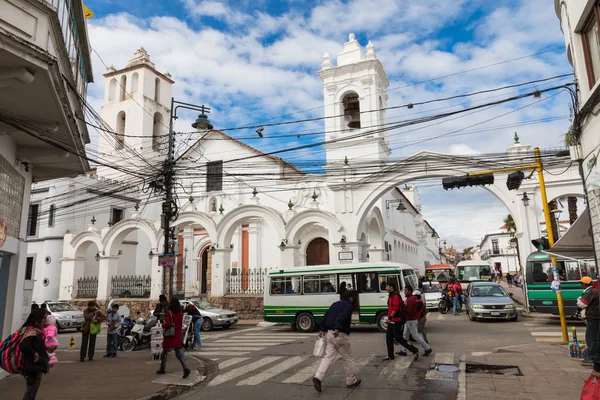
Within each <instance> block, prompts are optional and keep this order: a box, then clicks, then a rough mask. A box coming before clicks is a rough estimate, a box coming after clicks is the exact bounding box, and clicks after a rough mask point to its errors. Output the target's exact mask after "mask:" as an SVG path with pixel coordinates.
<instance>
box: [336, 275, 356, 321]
mask: <svg viewBox="0 0 600 400" xmlns="http://www.w3.org/2000/svg"><path fill="white" fill-rule="evenodd" d="M338 285H339V286H338V293H339V294H340V296H341V295H342V293H343V292H345V291H347V290H349V291H352V292H354V294H355V296H354V303H353V304H352V323H353V324H357V323H359V322H360V302H361V299H360V294H359V293H358V290H357V286H356V274H339V275H338Z"/></svg>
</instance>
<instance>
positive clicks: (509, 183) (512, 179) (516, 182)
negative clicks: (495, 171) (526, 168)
mask: <svg viewBox="0 0 600 400" xmlns="http://www.w3.org/2000/svg"><path fill="white" fill-rule="evenodd" d="M523 179H525V174H524V173H523V172H522V171H517V172H513V173H511V174H508V179H506V187H507V188H508V190H518V189H519V188H520V187H521V182H523Z"/></svg>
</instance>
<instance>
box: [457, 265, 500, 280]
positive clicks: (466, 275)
mask: <svg viewBox="0 0 600 400" xmlns="http://www.w3.org/2000/svg"><path fill="white" fill-rule="evenodd" d="M457 269H458V280H459V281H460V282H473V281H489V280H490V275H491V273H492V271H491V269H490V266H489V265H487V264H484V265H459V266H458V267H457Z"/></svg>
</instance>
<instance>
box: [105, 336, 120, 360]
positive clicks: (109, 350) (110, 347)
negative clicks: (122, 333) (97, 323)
mask: <svg viewBox="0 0 600 400" xmlns="http://www.w3.org/2000/svg"><path fill="white" fill-rule="evenodd" d="M118 343H119V334H118V333H117V332H115V333H109V334H107V335H106V355H109V356H116V355H117V344H118Z"/></svg>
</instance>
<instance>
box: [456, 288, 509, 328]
mask: <svg viewBox="0 0 600 400" xmlns="http://www.w3.org/2000/svg"><path fill="white" fill-rule="evenodd" d="M466 306H467V313H468V315H469V319H470V320H471V321H476V320H478V319H503V320H509V321H516V320H517V318H518V317H519V314H518V313H517V306H516V305H515V303H514V301H513V300H512V299H511V298H510V295H509V294H508V293H506V291H505V290H504V288H502V286H500V285H499V284H497V283H495V282H473V283H471V284H470V285H469V287H468V288H467V291H466Z"/></svg>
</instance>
